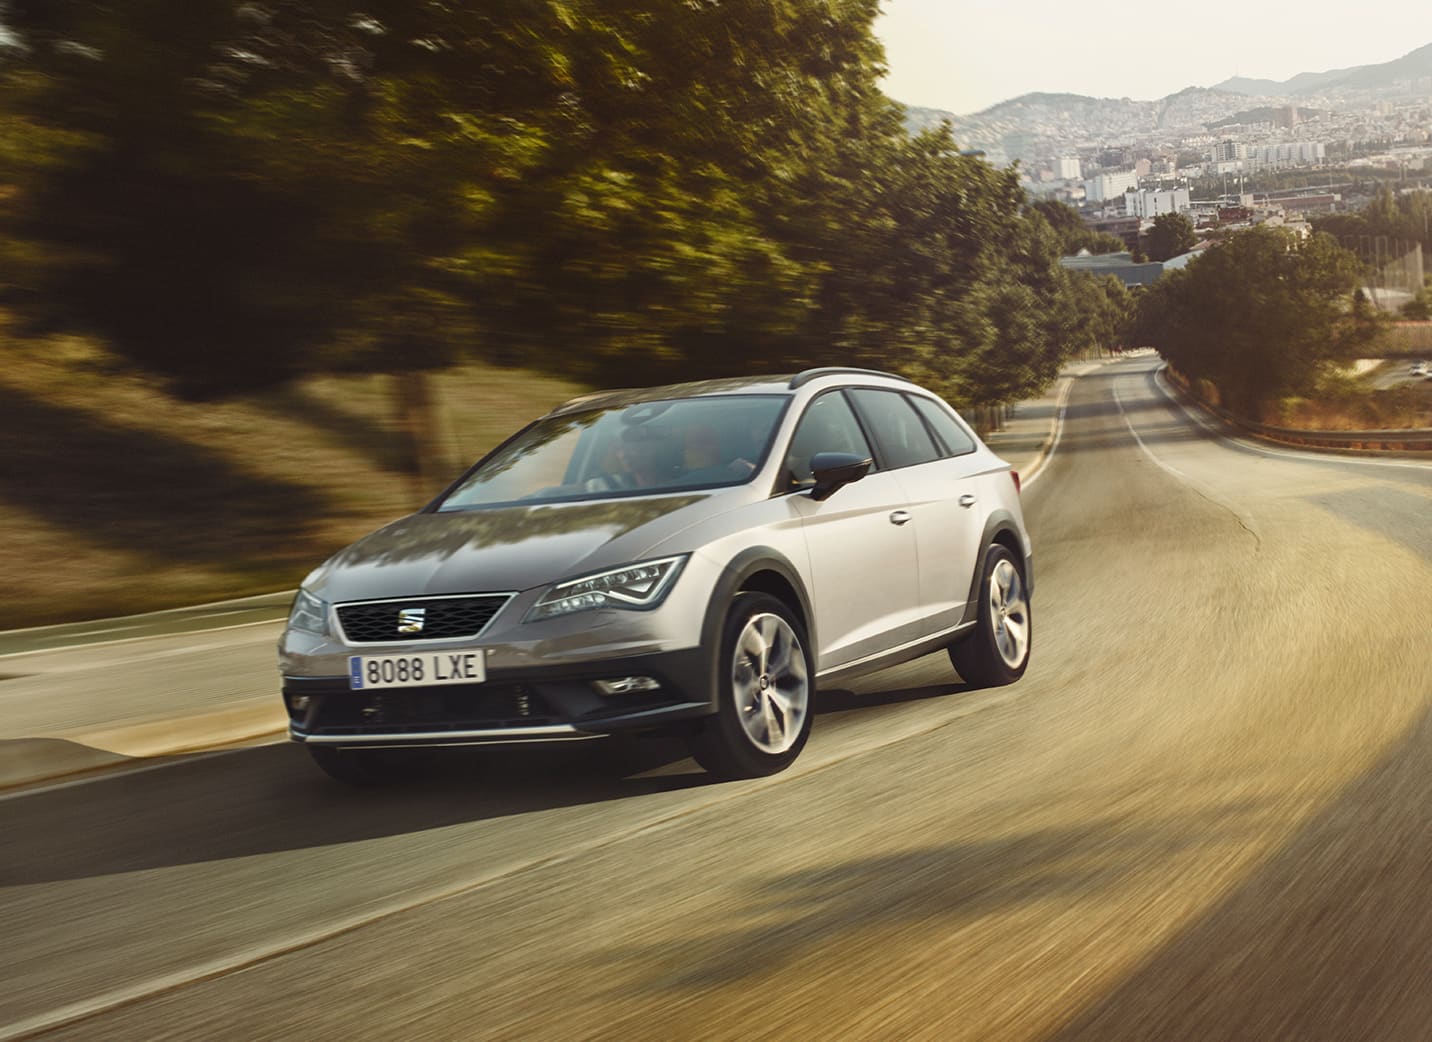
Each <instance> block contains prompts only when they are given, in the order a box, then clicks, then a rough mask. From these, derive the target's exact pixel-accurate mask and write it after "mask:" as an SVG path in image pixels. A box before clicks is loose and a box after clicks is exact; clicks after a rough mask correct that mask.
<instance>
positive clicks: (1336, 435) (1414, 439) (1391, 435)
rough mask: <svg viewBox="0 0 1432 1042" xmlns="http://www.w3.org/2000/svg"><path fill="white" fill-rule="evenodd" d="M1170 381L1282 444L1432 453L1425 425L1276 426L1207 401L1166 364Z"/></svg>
mask: <svg viewBox="0 0 1432 1042" xmlns="http://www.w3.org/2000/svg"><path fill="white" fill-rule="evenodd" d="M1165 372H1167V373H1168V377H1169V380H1170V382H1172V383H1173V385H1174V386H1175V387H1177V388H1178V389H1179V390H1180V391H1182V392H1183V393H1184V394H1185V395H1186V396H1188V397H1189V398H1191V399H1192V400H1193V401H1194V402H1196V403H1197V404H1198V405H1199V406H1200V407H1201V408H1204V409H1207V410H1208V411H1209V412H1211V413H1213V415H1215V416H1217V417H1218V418H1219V419H1220V420H1222V421H1223V422H1224V423H1226V424H1228V425H1229V426H1231V427H1236V428H1237V429H1238V430H1240V431H1243V432H1244V433H1247V434H1251V435H1253V436H1254V437H1255V438H1260V439H1262V440H1264V441H1272V442H1277V443H1279V444H1282V445H1294V446H1298V447H1300V448H1306V449H1323V450H1325V451H1331V452H1346V453H1358V454H1364V455H1371V454H1381V453H1393V452H1396V453H1426V454H1428V455H1429V456H1432V429H1428V428H1425V427H1418V428H1412V429H1409V430H1384V431H1304V430H1294V429H1292V428H1288V427H1272V426H1269V425H1268V424H1266V423H1254V422H1253V421H1251V420H1245V419H1242V418H1241V417H1238V416H1235V415H1234V414H1233V413H1231V412H1229V411H1228V410H1227V409H1224V408H1222V407H1221V406H1217V405H1214V404H1212V403H1211V402H1207V401H1204V399H1203V398H1202V397H1200V396H1199V395H1198V394H1197V393H1196V392H1195V391H1194V390H1193V387H1192V386H1191V385H1190V383H1189V380H1188V378H1187V377H1186V376H1184V375H1183V374H1182V373H1180V372H1179V371H1178V370H1177V369H1175V368H1174V367H1173V366H1165Z"/></svg>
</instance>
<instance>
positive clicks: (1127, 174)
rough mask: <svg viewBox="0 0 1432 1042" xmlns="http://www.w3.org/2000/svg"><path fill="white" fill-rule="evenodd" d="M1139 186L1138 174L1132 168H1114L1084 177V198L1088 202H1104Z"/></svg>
mask: <svg viewBox="0 0 1432 1042" xmlns="http://www.w3.org/2000/svg"><path fill="white" fill-rule="evenodd" d="M1138 187H1139V175H1138V174H1136V173H1134V171H1132V170H1115V171H1113V172H1111V173H1103V174H1095V175H1094V176H1093V177H1087V178H1085V179H1084V199H1085V201H1086V202H1089V203H1105V202H1108V201H1109V200H1111V199H1117V198H1119V197H1120V196H1122V195H1123V194H1124V193H1125V192H1128V191H1130V190H1132V189H1136V188H1138Z"/></svg>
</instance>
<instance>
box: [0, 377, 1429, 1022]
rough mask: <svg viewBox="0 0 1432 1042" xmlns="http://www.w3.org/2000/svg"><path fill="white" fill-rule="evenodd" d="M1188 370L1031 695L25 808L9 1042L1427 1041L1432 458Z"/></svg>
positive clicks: (9, 856)
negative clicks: (70, 1041) (1209, 396)
mask: <svg viewBox="0 0 1432 1042" xmlns="http://www.w3.org/2000/svg"><path fill="white" fill-rule="evenodd" d="M1153 367H1154V366H1153V363H1151V362H1149V361H1135V362H1124V363H1119V364H1115V365H1111V366H1108V367H1105V368H1103V369H1101V370H1099V371H1098V372H1096V373H1094V374H1092V375H1089V376H1086V377H1084V378H1082V379H1081V380H1079V381H1078V382H1077V383H1076V384H1075V386H1074V390H1073V393H1072V395H1071V398H1070V403H1069V407H1068V413H1067V423H1066V427H1065V429H1064V432H1063V436H1062V439H1061V440H1060V443H1059V446H1058V450H1057V452H1056V453H1055V455H1054V457H1053V459H1052V460H1051V462H1050V464H1049V466H1048V468H1047V469H1046V470H1045V471H1044V472H1043V473H1042V474H1041V475H1040V479H1039V481H1038V482H1037V483H1036V484H1035V485H1033V486H1032V487H1031V488H1030V489H1029V490H1028V492H1027V494H1026V499H1025V503H1026V509H1027V512H1028V515H1029V521H1030V526H1031V529H1032V531H1033V533H1034V537H1035V539H1036V541H1037V542H1036V558H1035V559H1036V567H1037V569H1038V571H1037V578H1038V588H1037V594H1036V598H1035V623H1036V624H1035V651H1034V657H1033V662H1032V665H1031V667H1030V670H1029V673H1028V674H1027V675H1026V677H1025V678H1024V680H1023V681H1021V682H1020V683H1019V684H1017V685H1015V686H1013V687H1010V688H1004V689H999V690H994V691H970V690H966V689H965V688H963V687H962V686H961V685H960V684H959V683H958V682H957V681H956V679H955V677H954V674H953V673H952V671H951V670H950V668H949V666H948V664H947V663H946V662H945V661H944V660H943V659H941V658H939V657H931V658H928V659H925V660H922V661H920V662H917V663H912V664H910V665H908V666H905V667H901V668H899V669H896V670H891V671H887V672H886V673H883V674H879V675H877V676H874V677H871V678H869V679H868V680H866V681H864V682H862V683H860V684H858V685H852V686H851V688H850V689H849V690H840V691H827V692H823V693H822V696H821V704H820V708H821V713H820V715H819V716H818V718H817V720H816V724H815V733H814V736H813V738H812V740H811V743H810V745H809V746H808V747H807V749H806V751H805V753H804V754H803V756H802V758H801V760H800V761H799V762H798V763H797V765H796V766H795V768H793V769H792V770H791V771H789V772H787V773H786V774H784V775H780V776H777V777H775V778H772V779H766V780H763V781H759V782H748V783H738V784H726V785H716V784H710V783H708V782H707V781H706V779H705V777H704V776H703V775H701V774H700V773H699V772H698V771H697V769H696V768H695V767H694V765H693V764H692V763H691V762H690V761H688V760H685V759H684V758H683V757H682V753H681V750H680V748H679V747H677V746H670V745H666V744H660V743H645V744H633V745H626V744H618V743H615V742H610V743H609V742H592V743H584V744H582V745H579V746H574V747H568V748H563V749H558V750H552V751H546V752H535V751H533V750H526V751H522V750H517V751H510V750H509V751H495V750H489V751H484V752H480V753H477V754H471V753H469V754H462V755H453V756H452V757H450V758H449V759H447V760H446V761H445V762H444V763H443V765H442V769H441V770H440V771H439V773H438V775H437V776H436V777H434V778H433V779H431V780H430V781H427V782H424V783H422V784H421V785H418V786H416V787H412V788H408V789H403V790H395V791H388V792H380V793H376V794H374V793H359V792H353V791H349V790H345V789H342V788H340V787H338V786H337V785H335V784H333V783H330V782H328V781H327V780H326V779H325V778H323V777H322V776H320V775H319V774H318V773H317V772H316V771H315V770H314V769H313V768H312V767H311V766H310V765H309V764H308V763H307V762H306V758H305V755H304V753H303V751H302V750H301V749H297V748H292V747H288V746H284V745H270V746H263V747H258V748H253V749H247V750H242V751H239V752H234V753H228V754H224V755H218V756H212V757H208V758H205V759H201V760H197V761H192V762H186V763H181V764H178V765H173V766H167V767H164V768H162V769H157V770H150V771H146V772H142V773H134V774H128V775H116V776H112V777H107V778H102V779H100V780H97V781H92V782H89V783H86V784H80V785H74V786H68V787H61V788H57V789H53V790H49V791H40V792H33V793H29V794H18V795H14V796H11V797H6V798H0V843H3V857H0V924H3V926H0V1038H11V1037H16V1036H17V1035H19V1036H24V1035H26V1034H30V1033H40V1032H45V1033H44V1036H43V1037H46V1038H75V1039H105V1040H115V1039H121V1040H122V1039H143V1040H151V1039H167V1038H173V1039H192V1038H243V1039H248V1038H263V1039H267V1038H280V1037H286V1038H320V1039H323V1038H335V1039H338V1038H344V1039H347V1038H354V1037H372V1038H453V1039H468V1038H500V1039H508V1038H538V1039H563V1038H610V1039H648V1038H650V1039H673V1038H742V1039H762V1038H772V1039H775V1038H819V1039H827V1038H840V1039H861V1038H870V1039H909V1038H929V1039H982V1040H987V1039H1034V1038H1051V1037H1052V1038H1058V1039H1061V1040H1063V1039H1100V1040H1102V1039H1151V1040H1152V1039H1157V1040H1174V1039H1245V1038H1246V1039H1299V1040H1304V1039H1364V1038H1365V1039H1417V1040H1422V1039H1426V1038H1427V1037H1428V1033H1429V1025H1432V899H1429V896H1428V895H1429V889H1432V769H1429V763H1428V760H1429V753H1432V713H1429V706H1432V624H1430V623H1432V466H1429V465H1428V464H1425V463H1423V464H1418V463H1408V464H1396V463H1393V462H1391V461H1386V460H1377V461H1351V460H1340V461H1322V460H1317V459H1309V458H1307V457H1303V456H1300V455H1298V454H1296V453H1293V452H1291V451H1289V452H1284V451H1282V450H1272V449H1261V448H1252V447H1248V446H1243V445H1240V444H1234V443H1229V442H1226V441H1223V440H1221V439H1220V438H1218V437H1217V436H1216V435H1215V434H1213V433H1212V432H1211V431H1209V430H1207V429H1205V428H1204V427H1202V426H1200V425H1198V424H1196V423H1194V422H1193V421H1192V420H1191V419H1190V418H1189V417H1188V416H1187V415H1186V414H1184V413H1183V412H1182V411H1181V410H1179V409H1178V408H1176V407H1174V406H1172V405H1171V404H1170V403H1169V402H1168V401H1167V400H1166V398H1165V397H1164V396H1163V395H1162V394H1161V393H1160V392H1159V390H1158V389H1157V388H1156V386H1155V380H1154V376H1153ZM175 639H184V638H175ZM189 639H202V638H189ZM230 668H231V669H232V668H235V667H233V666H231V667H230ZM228 682H229V683H241V684H252V686H253V689H254V693H255V694H256V695H258V694H262V693H263V692H264V691H265V690H268V689H269V688H270V687H271V686H272V675H271V674H270V673H268V672H265V673H264V674H263V675H261V676H258V675H256V676H253V677H247V676H244V675H239V676H237V677H230V678H229V680H228ZM47 1028H48V1029H49V1030H48V1031H47V1032H46V1029H47Z"/></svg>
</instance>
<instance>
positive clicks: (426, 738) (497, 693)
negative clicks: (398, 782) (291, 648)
mask: <svg viewBox="0 0 1432 1042" xmlns="http://www.w3.org/2000/svg"><path fill="white" fill-rule="evenodd" d="M710 674H711V663H710V657H709V656H708V655H707V654H705V653H704V652H703V651H702V650H701V649H700V648H691V649H687V650H682V651H669V652H660V653H655V654H647V655H633V656H629V657H625V658H607V659H602V660H600V661H596V662H591V663H585V664H580V665H567V666H562V667H529V668H497V669H491V670H489V672H488V677H487V681H486V682H485V683H482V684H471V685H465V684H459V685H449V686H443V687H408V688H387V689H382V690H378V691H361V690H360V691H353V690H350V688H349V685H348V678H347V677H346V676H340V677H295V676H286V677H284V680H283V695H284V704H285V706H286V707H287V709H288V714H289V736H290V737H291V738H292V739H293V740H294V741H297V742H302V743H304V744H310V745H329V746H345V747H363V746H421V745H488V744H501V743H513V742H554V741H570V740H573V739H582V738H595V737H601V736H604V735H608V734H612V733H615V732H618V731H645V730H662V729H669V728H671V727H672V726H673V725H679V724H681V723H682V722H684V721H689V720H692V719H694V718H697V717H701V716H705V715H708V714H710V713H712V712H714V710H715V706H714V703H713V701H712V690H713V688H714V683H713V678H712V676H711V675H710ZM620 677H650V678H652V679H653V680H655V681H656V682H657V687H656V688H655V689H654V690H651V691H640V692H631V693H627V694H617V695H604V694H601V693H599V692H598V690H597V688H596V687H595V686H594V682H595V681H598V680H614V679H617V678H620Z"/></svg>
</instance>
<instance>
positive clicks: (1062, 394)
mask: <svg viewBox="0 0 1432 1042" xmlns="http://www.w3.org/2000/svg"><path fill="white" fill-rule="evenodd" d="M1081 375H1082V374H1081ZM1075 379H1076V377H1074V376H1070V377H1068V378H1066V379H1065V381H1064V387H1063V388H1062V389H1061V390H1060V391H1059V397H1058V398H1057V399H1056V401H1055V408H1056V410H1057V411H1056V412H1055V416H1054V437H1053V438H1052V439H1050V442H1049V448H1048V449H1046V450H1045V451H1044V455H1042V456H1040V457H1039V459H1038V460H1036V461H1035V464H1034V467H1033V468H1032V469H1031V470H1030V471H1029V473H1028V474H1021V475H1020V476H1019V478H1020V488H1021V489H1026V488H1028V487H1029V486H1030V485H1032V484H1034V483H1035V482H1036V481H1038V480H1039V475H1041V474H1043V473H1044V471H1045V469H1046V468H1047V467H1048V466H1049V461H1050V460H1051V459H1053V458H1054V450H1055V449H1057V448H1058V447H1059V439H1060V437H1062V436H1063V434H1064V413H1065V412H1066V411H1067V410H1068V408H1069V392H1070V391H1072V390H1073V389H1074V380H1075Z"/></svg>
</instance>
